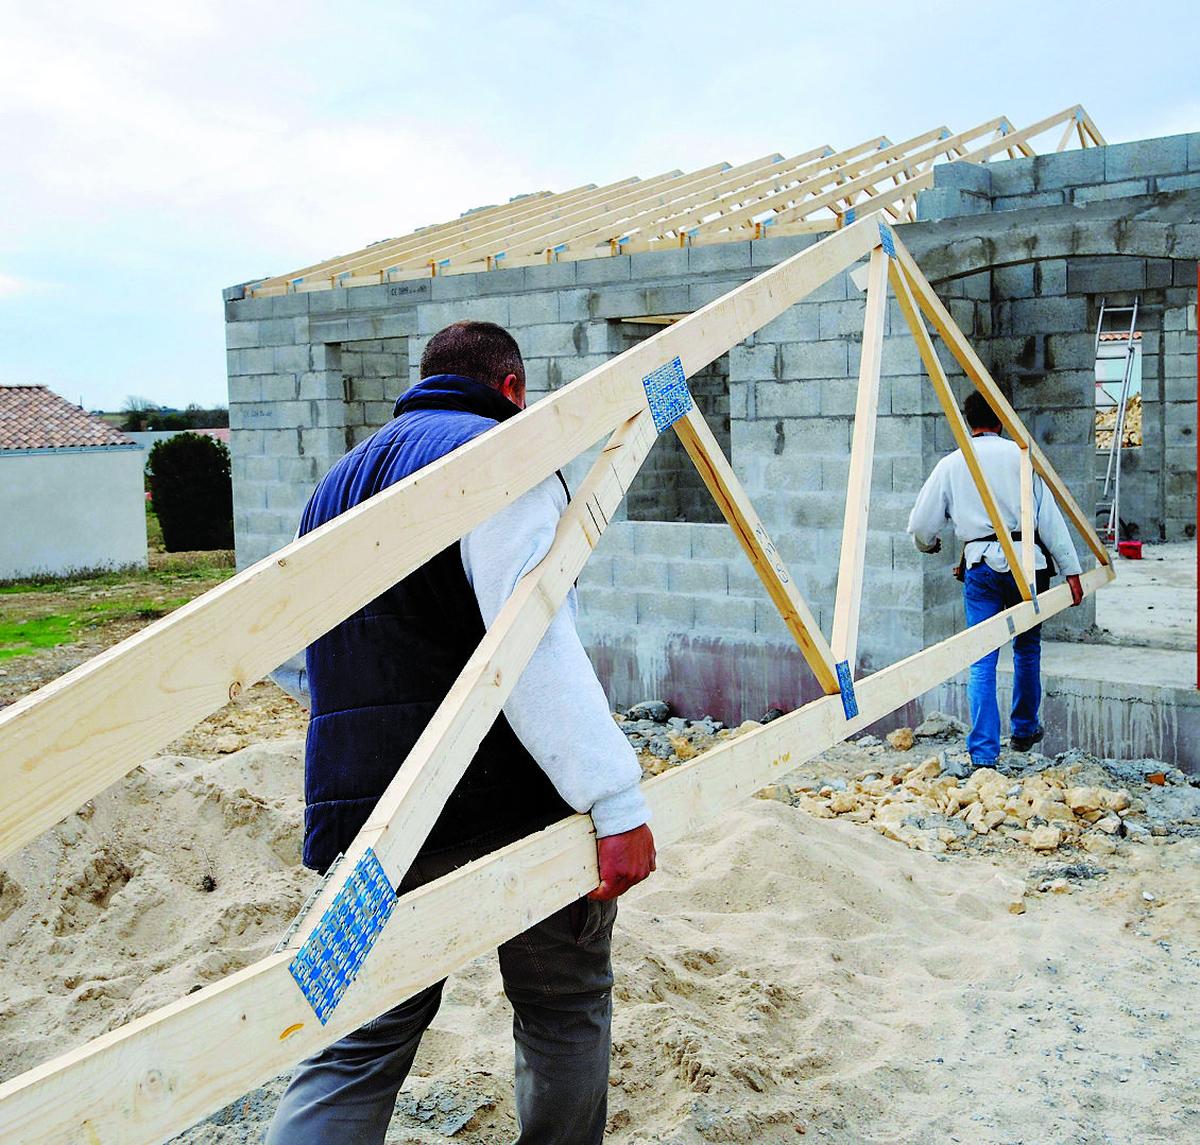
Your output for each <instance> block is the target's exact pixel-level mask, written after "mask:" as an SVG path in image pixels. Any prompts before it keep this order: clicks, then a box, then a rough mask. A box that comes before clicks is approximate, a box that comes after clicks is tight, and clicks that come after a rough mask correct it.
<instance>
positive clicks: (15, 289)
mask: <svg viewBox="0 0 1200 1145" xmlns="http://www.w3.org/2000/svg"><path fill="white" fill-rule="evenodd" d="M50 289H52V285H51V284H50V283H48V282H35V281H34V280H33V279H29V278H18V277H17V276H16V275H12V274H4V273H3V272H0V298H16V297H18V296H19V295H25V294H34V293H36V292H39V291H43V290H50Z"/></svg>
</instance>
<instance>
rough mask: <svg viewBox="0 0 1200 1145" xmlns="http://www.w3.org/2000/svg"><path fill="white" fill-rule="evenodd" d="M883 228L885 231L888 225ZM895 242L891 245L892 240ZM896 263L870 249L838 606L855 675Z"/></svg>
mask: <svg viewBox="0 0 1200 1145" xmlns="http://www.w3.org/2000/svg"><path fill="white" fill-rule="evenodd" d="M880 230H881V231H883V232H884V234H890V232H887V231H884V227H883V224H880ZM889 245H890V244H889ZM890 265H891V259H890V258H888V256H887V254H886V253H885V252H884V249H883V247H882V246H878V247H876V248H875V249H874V250H873V251H872V252H871V262H870V265H869V267H868V268H867V311H866V315H865V317H864V319H863V340H862V355H861V357H860V359H859V367H858V400H857V404H856V405H855V408H854V440H853V442H852V443H851V446H850V476H849V480H848V482H847V486H846V513H845V519H844V521H843V524H842V552H841V557H840V559H839V562H838V578H837V599H836V600H835V601H834V605H833V638H832V640H831V641H830V644H831V647H832V650H833V655H834V658H835V659H836V660H838V661H844V662H845V664H846V670H847V672H848V674H849V675H850V676H851V677H853V675H854V665H855V660H856V659H857V656H858V625H859V611H860V608H861V606H862V588H863V577H864V569H863V563H864V560H865V558H866V551H867V518H868V516H869V515H870V511H871V471H872V469H873V467H874V461H875V420H876V415H877V414H878V411H879V371H880V365H881V359H882V356H883V321H884V317H885V312H886V308H887V272H888V267H889V266H890Z"/></svg>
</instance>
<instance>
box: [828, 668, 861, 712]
mask: <svg viewBox="0 0 1200 1145" xmlns="http://www.w3.org/2000/svg"><path fill="white" fill-rule="evenodd" d="M834 667H835V668H836V669H837V678H838V687H839V688H840V689H841V690H842V711H843V712H845V713H846V719H848V720H852V719H854V717H855V716H856V715H858V699H857V698H856V697H855V695H854V678H853V677H852V676H851V675H850V663H849V661H847V660H840V661H838V663H837V664H835V665H834Z"/></svg>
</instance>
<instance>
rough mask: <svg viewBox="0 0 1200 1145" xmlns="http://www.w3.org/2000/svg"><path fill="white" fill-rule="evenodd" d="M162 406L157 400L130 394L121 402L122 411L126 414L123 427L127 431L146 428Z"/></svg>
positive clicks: (122, 422) (131, 431) (122, 423)
mask: <svg viewBox="0 0 1200 1145" xmlns="http://www.w3.org/2000/svg"><path fill="white" fill-rule="evenodd" d="M161 408H162V407H161V406H160V405H159V404H158V403H157V402H152V401H151V400H150V399H149V398H144V397H141V396H140V395H138V394H130V395H129V396H128V397H127V398H126V399H125V400H124V401H123V402H122V403H121V412H122V413H123V414H124V415H125V416H124V417H123V418H122V419H121V428H122V429H123V430H124V431H125V432H126V433H137V432H139V431H140V430H143V429H145V428H146V423H147V422H148V421H149V420H150V419H151V418H152V417H153V415H154V413H155V412H156V411H157V410H159V409H161Z"/></svg>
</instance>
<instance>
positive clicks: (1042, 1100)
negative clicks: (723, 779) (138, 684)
mask: <svg viewBox="0 0 1200 1145" xmlns="http://www.w3.org/2000/svg"><path fill="white" fill-rule="evenodd" d="M218 579H219V578H218ZM75 587H77V586H75ZM198 587H199V582H198ZM204 587H207V585H204ZM47 591H49V592H51V593H53V592H55V591H57V590H53V589H51V590H47ZM100 591H112V592H114V593H115V594H116V596H117V598H118V599H121V598H123V596H127V597H128V598H129V599H130V600H132V599H134V598H135V597H137V595H138V594H137V592H134V591H133V590H128V592H126V590H121V589H119V588H118V586H114V585H109V586H102V588H101V589H100ZM139 591H140V590H139ZM75 595H76V596H83V595H84V594H82V593H77V594H75ZM163 595H164V596H166V598H167V600H168V601H170V600H171V599H172V597H171V595H170V593H163ZM179 595H184V593H183V592H180V594H179ZM18 596H20V597H24V603H23V604H22V605H20V607H22V608H27V607H29V606H30V605H32V604H36V605H37V606H38V607H44V608H45V611H44V612H43V615H52V614H53V612H54V609H53V607H51V605H50V603H49V602H47V601H39V600H38V598H37V597H36V596H35V595H30V594H25V593H17V594H9V595H0V608H5V609H11V608H13V607H14V606H13V605H12V603H11V602H12V600H14V599H15V598H16V597H18ZM99 599H100V600H105V599H112V598H111V597H100V598H99ZM162 603H163V602H159V604H162ZM137 607H141V606H140V605H138V606H137ZM154 607H157V605H155V606H154ZM12 615H13V614H12V612H11V611H9V612H4V613H0V619H12ZM146 622H147V619H146V618H144V617H140V616H139V617H133V618H129V617H127V618H126V619H125V620H123V621H121V623H120V624H115V623H114V625H113V626H111V627H108V628H107V629H106V632H105V634H103V635H99V636H98V635H97V634H96V633H94V632H90V631H89V632H88V633H86V634H85V635H86V638H87V639H86V640H85V641H84V647H83V648H82V649H81V648H80V647H72V646H70V645H56V646H54V647H51V648H45V649H42V650H35V651H28V650H27V651H26V653H25V654H23V655H20V656H15V657H10V658H8V659H7V660H5V661H4V662H3V663H2V664H0V669H2V670H4V671H5V672H7V675H5V676H3V677H0V685H2V686H3V688H4V691H3V693H0V696H2V699H3V700H4V701H11V700H12V699H13V698H15V697H16V695H18V694H21V693H22V692H24V691H27V690H29V689H30V688H31V687H33V686H36V685H37V684H38V683H40V682H43V681H44V680H45V679H49V678H52V676H53V674H56V672H59V671H62V670H65V669H66V668H67V667H69V666H71V663H72V661H73V660H74V659H75V657H78V659H83V658H86V655H91V654H94V652H95V651H98V650H99V648H98V647H95V646H94V644H93V641H97V642H100V643H102V642H103V640H105V639H108V638H109V637H115V636H117V635H125V634H127V632H126V629H127V628H128V629H129V630H132V628H133V627H136V626H137V624H139V623H146ZM84 653H86V655H85V654H84ZM652 717H657V718H652ZM621 722H622V726H623V727H624V730H625V731H626V733H627V735H628V736H629V739H630V742H631V743H632V744H633V745H634V746H635V748H637V749H638V750H639V753H640V757H641V759H642V762H643V767H644V769H645V770H646V771H647V773H657V772H660V771H662V770H664V769H668V768H671V767H675V766H678V765H679V764H680V763H681V762H685V761H686V759H687V758H691V757H694V755H695V754H697V753H698V752H701V751H705V750H708V749H710V748H711V747H712V746H713V745H715V744H719V743H721V742H723V741H724V740H726V739H728V738H729V737H730V736H731V735H735V734H738V729H734V730H729V729H723V728H721V727H720V726H719V725H718V724H717V723H715V722H714V721H705V720H696V721H689V720H685V719H682V718H680V717H677V716H673V715H672V714H670V713H668V712H663V711H661V710H653V709H651V710H648V711H643V712H633V713H632V714H631V715H628V716H626V717H624V718H622V719H621ZM305 723H306V715H305V712H304V709H303V708H302V707H301V706H300V705H298V704H296V703H295V702H294V701H292V700H291V699H289V698H288V697H287V696H285V695H284V694H283V693H282V692H280V691H279V690H278V689H277V688H275V686H274V685H273V684H270V683H261V684H258V685H256V686H255V687H253V688H251V689H248V690H247V692H246V693H245V695H244V696H243V697H242V698H241V699H240V700H239V701H238V702H237V703H235V704H231V705H229V706H228V707H227V708H226V709H224V710H222V711H221V712H218V713H216V714H214V715H213V716H212V717H210V718H209V719H208V720H206V721H204V722H203V723H202V724H200V725H199V726H198V727H197V728H196V729H194V730H193V732H191V733H189V735H187V736H185V737H183V738H182V739H181V740H180V741H178V742H176V743H174V744H172V745H170V748H169V749H168V750H166V751H164V752H162V753H160V754H159V755H158V756H156V757H155V758H154V759H152V760H149V761H147V762H146V763H145V764H144V765H143V766H141V767H139V768H137V769H136V770H135V771H134V772H133V773H132V774H131V775H130V776H128V777H127V778H126V779H124V780H122V781H121V782H120V783H118V784H115V785H114V786H113V787H112V788H110V789H109V790H108V791H106V792H104V793H103V794H102V795H100V796H98V797H97V798H96V799H94V800H92V801H90V802H89V803H88V804H86V805H85V806H84V807H83V808H81V809H80V811H79V812H78V813H76V814H73V815H71V816H69V817H68V818H67V819H66V820H64V821H63V822H62V823H60V824H58V825H57V826H56V827H54V828H52V829H51V830H50V831H47V832H46V833H45V834H44V835H43V836H41V837H40V838H39V839H38V840H36V841H35V842H34V843H32V844H30V845H29V846H28V847H26V848H24V849H23V850H22V851H21V852H19V853H18V854H17V855H15V856H12V857H10V858H9V859H8V860H7V861H6V862H5V863H4V864H3V867H2V868H0V870H2V873H0V983H3V987H2V988H0V1076H3V1077H9V1076H12V1075H13V1074H15V1073H18V1072H20V1071H22V1070H24V1069H27V1068H29V1067H31V1066H33V1065H36V1064H37V1063H39V1062H41V1061H44V1060H46V1059H47V1058H49V1057H51V1056H53V1055H54V1054H57V1053H60V1052H63V1051H65V1050H68V1049H70V1048H73V1047H75V1046H79V1045H81V1044H83V1043H84V1042H86V1041H87V1040H88V1039H89V1038H92V1037H95V1036H96V1035H98V1034H100V1033H101V1032H103V1031H105V1030H108V1029H111V1028H113V1027H115V1026H118V1025H120V1024H121V1023H123V1022H126V1021H128V1020H129V1019H131V1018H133V1017H135V1016H138V1015H140V1014H144V1013H147V1012H148V1011H150V1010H152V1009H154V1008H155V1007H157V1006H159V1005H162V1004H164V1003H166V1002H169V1001H172V1000H174V999H175V998H177V997H180V996H183V995H185V994H187V993H188V992H189V991H191V990H193V989H195V988H196V987H198V986H201V985H205V984H207V983H210V982H214V981H216V980H218V979H219V978H221V977H222V976H224V975H225V974H228V973H230V972H231V971H233V970H235V969H237V968H239V967H241V966H245V965H247V964H249V963H250V962H253V961H254V960H256V959H257V958H259V957H261V956H263V955H264V954H265V953H267V952H268V951H269V950H270V949H271V947H272V946H273V945H274V944H275V942H276V941H277V940H278V938H279V936H280V935H281V934H282V932H283V930H284V929H285V927H286V926H287V923H288V922H289V920H290V919H291V917H292V916H293V914H294V913H295V911H296V910H297V908H298V907H299V905H300V903H301V902H302V900H303V898H304V896H305V894H306V893H307V891H308V890H309V889H310V888H311V886H312V885H313V882H314V879H315V876H314V875H313V874H312V873H311V872H307V871H305V870H304V869H303V868H302V867H301V866H300V863H299V844H300V836H301V824H302V813H303V800H302V786H301V784H302V774H303V763H302V760H303V743H302V736H303V732H304V728H305ZM752 727H753V724H750V725H748V726H746V727H744V728H743V729H741V730H743V731H748V730H751V729H752ZM915 731H916V733H917V734H915V735H913V736H911V737H906V736H905V735H903V734H899V735H897V736H895V737H894V743H888V742H882V741H877V740H875V739H874V738H867V739H866V740H865V741H862V740H860V742H858V743H856V744H845V745H841V746H839V747H837V748H835V749H833V750H832V751H830V752H827V753H825V754H824V755H823V756H821V757H818V758H816V759H814V760H812V761H811V762H810V763H808V764H806V765H804V766H802V767H800V768H799V769H797V770H796V771H795V772H794V773H793V774H792V775H789V776H786V777H781V779H780V781H779V782H778V783H776V784H774V785H773V786H772V787H771V788H769V789H767V790H766V791H765V792H763V793H761V794H762V795H763V796H765V797H764V798H759V799H756V800H747V801H746V803H745V804H743V805H742V806H741V807H739V808H738V809H737V811H736V812H735V813H733V814H731V815H729V816H727V817H725V818H724V819H723V820H722V821H721V822H719V823H717V824H714V825H712V826H711V827H709V828H707V829H706V830H705V831H703V832H702V833H700V834H699V835H697V836H696V837H695V838H693V839H691V840H688V841H687V842H684V843H680V844H677V845H674V846H671V847H669V848H666V849H664V851H663V852H662V853H661V855H660V858H659V870H658V872H657V874H655V875H654V876H653V877H652V878H651V879H650V880H649V881H648V882H647V883H646V884H644V885H643V886H642V887H639V888H636V889H635V890H634V891H633V892H631V893H630V894H629V895H628V896H626V898H625V899H624V900H623V901H622V907H621V916H620V919H619V922H618V927H617V936H616V940H615V947H614V958H615V962H616V973H617V987H616V1016H615V1022H614V1045H613V1062H612V1077H611V1092H610V1103H609V1114H610V1119H609V1129H610V1139H611V1140H613V1141H622V1142H663V1143H666V1142H671V1143H678V1145H686V1143H698V1142H710V1141H727V1142H783V1141H795V1140H797V1139H801V1138H806V1139H814V1140H820V1141H829V1142H839V1143H846V1145H849V1143H851V1142H855V1143H858V1142H879V1143H883V1142H896V1141H919V1140H939V1141H953V1142H963V1143H987V1145H991V1143H995V1145H1000V1143H1013V1142H1030V1143H1031V1142H1042V1141H1048V1140H1055V1141H1061V1142H1066V1143H1072V1145H1100V1143H1109V1142H1117V1143H1134V1142H1138V1143H1141V1142H1156V1141H1180V1142H1182V1141H1189V1140H1194V1139H1196V1138H1197V1137H1200V1081H1198V1080H1197V1076H1196V1071H1195V1068H1194V1063H1195V1062H1196V1060H1198V1057H1200V1032H1198V1031H1197V1027H1196V1023H1195V1021H1194V1012H1193V1004H1194V999H1195V997H1196V992H1197V990H1198V989H1200V892H1198V885H1197V878H1196V870H1197V863H1198V860H1200V788H1198V787H1196V786H1193V785H1192V783H1191V782H1190V781H1189V778H1188V777H1186V776H1183V775H1181V774H1180V773H1178V772H1175V771H1173V770H1172V769H1170V768H1166V767H1163V766H1162V765H1158V764H1155V763H1154V762H1153V761H1133V762H1130V761H1125V762H1119V763H1114V762H1110V761H1103V760H1097V759H1095V758H1093V757H1089V756H1085V755H1082V754H1081V753H1078V752H1073V751H1071V745H1070V744H1065V743H1064V744H1056V743H1046V744H1042V745H1039V749H1041V750H1044V751H1045V752H1046V753H1047V754H1045V755H1040V754H1036V753H1030V754H1028V755H1022V754H1019V753H1009V752H1006V753H1005V754H1004V756H1003V757H1002V760H1001V764H1000V766H999V768H998V769H997V770H996V771H994V772H989V773H979V772H976V773H974V777H972V773H971V771H970V769H969V767H968V766H967V765H966V763H965V759H964V753H963V740H962V735H961V732H960V730H959V729H958V728H957V727H956V726H955V725H954V724H953V722H952V721H948V720H944V719H940V718H938V717H936V716H931V717H930V718H929V719H928V720H927V722H926V724H925V725H923V726H920V727H918V728H917V729H915ZM910 743H911V746H909V744H910ZM997 816H999V818H997ZM510 1022H511V1018H510V1012H509V1010H508V1006H507V1003H506V1002H505V1000H504V997H503V994H502V992H501V989H500V984H499V976H498V972H497V970H496V967H495V960H494V958H484V959H480V960H478V961H476V962H474V963H472V964H471V965H469V966H468V967H466V968H464V970H463V971H462V972H460V973H458V974H456V975H454V976H453V977H452V978H451V980H450V984H449V986H448V988H447V991H446V995H445V1001H444V1003H443V1007H442V1010H441V1013H440V1014H439V1016H438V1019H437V1020H436V1022H435V1024H434V1026H433V1028H432V1029H431V1030H430V1032H429V1034H428V1036H427V1037H426V1039H425V1041H424V1043H423V1045H422V1049H421V1052H420V1055H419V1056H418V1059H417V1065H416V1068H415V1070H414V1073H413V1075H412V1077H411V1078H410V1080H409V1083H408V1085H407V1086H406V1088H405V1090H404V1091H403V1092H402V1094H401V1096H400V1100H399V1102H398V1104H397V1111H396V1116H395V1118H394V1120H393V1124H392V1127H391V1130H390V1132H389V1136H388V1141H389V1142H391V1143H398V1142H407V1143H424V1145H431V1143H435V1142H443V1141H446V1140H454V1141H461V1142H465V1143H470V1145H491V1143H493V1142H495V1143H499V1142H507V1141H509V1140H511V1138H512V1136H513V1134H514V1129H515V1118H514V1112H513V1107H512V1099H511V1077H512V1060H511V1059H512V1045H511V1031H510ZM284 1082H285V1079H283V1078H280V1079H276V1080H275V1081H274V1082H272V1083H269V1084H268V1085H266V1086H264V1087H262V1088H260V1089H258V1090H255V1091H254V1092H252V1093H249V1094H247V1095H245V1097H243V1098H242V1099H240V1100H239V1101H237V1102H235V1103H233V1104H232V1105H231V1106H229V1107H228V1108H227V1109H225V1110H223V1111H221V1112H220V1113H218V1114H216V1115H215V1116H213V1117H212V1118H210V1119H209V1120H208V1121H206V1122H204V1123H202V1124H201V1125H199V1126H196V1127H195V1128H193V1129H192V1130H189V1131H188V1132H187V1133H185V1134H183V1135H182V1137H181V1138H179V1140H180V1141H183V1142H188V1143H199V1142H205V1143H208V1142H213V1143H217V1145H226V1143H228V1145H232V1143H235V1142H236V1143H242V1142H256V1141H259V1140H261V1136H262V1133H263V1131H264V1129H265V1126H266V1124H267V1122H268V1121H269V1118H270V1115H271V1112H272V1110H273V1107H274V1103H275V1101H276V1100H277V1097H278V1094H279V1092H280V1091H281V1089H282V1086H283V1084H284Z"/></svg>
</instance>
